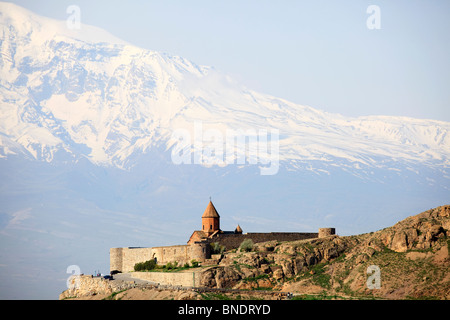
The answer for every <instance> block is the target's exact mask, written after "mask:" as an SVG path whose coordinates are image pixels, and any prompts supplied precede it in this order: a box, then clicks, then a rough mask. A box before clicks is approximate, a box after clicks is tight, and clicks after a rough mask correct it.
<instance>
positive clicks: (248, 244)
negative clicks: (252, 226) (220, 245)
mask: <svg viewBox="0 0 450 320" xmlns="http://www.w3.org/2000/svg"><path fill="white" fill-rule="evenodd" d="M239 249H240V251H241V252H249V251H252V249H253V240H252V239H244V241H242V243H241V245H240V246H239Z"/></svg>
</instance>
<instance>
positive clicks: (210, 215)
mask: <svg viewBox="0 0 450 320" xmlns="http://www.w3.org/2000/svg"><path fill="white" fill-rule="evenodd" d="M219 230H220V216H219V214H218V213H217V210H216V208H215V207H214V205H213V204H212V202H211V201H209V203H208V206H207V207H206V209H205V212H203V215H202V231H203V232H204V233H206V234H207V235H208V236H210V235H211V234H213V233H214V232H216V231H219Z"/></svg>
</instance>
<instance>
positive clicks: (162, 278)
mask: <svg viewBox="0 0 450 320" xmlns="http://www.w3.org/2000/svg"><path fill="white" fill-rule="evenodd" d="M131 276H132V277H133V278H137V279H141V280H146V281H150V282H154V283H158V284H161V285H169V286H183V287H198V286H199V285H200V276H201V271H194V272H131Z"/></svg>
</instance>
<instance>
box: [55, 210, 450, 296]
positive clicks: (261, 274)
mask: <svg viewBox="0 0 450 320" xmlns="http://www.w3.org/2000/svg"><path fill="white" fill-rule="evenodd" d="M449 232H450V205H446V206H441V207H438V208H435V209H430V210H428V211H425V212H422V213H420V214H418V215H415V216H411V217H409V218H407V219H405V220H402V221H400V222H398V223H397V224H395V225H394V226H392V227H389V228H385V229H383V230H379V231H377V232H371V233H367V234H361V235H355V236H344V237H341V236H336V235H334V236H330V237H327V238H321V239H309V240H300V241H293V242H282V243H277V242H276V241H272V242H265V243H258V244H256V245H254V247H253V250H252V251H251V252H236V250H234V251H235V252H225V253H224V254H223V255H222V257H221V259H220V261H219V263H218V264H217V265H214V266H210V267H207V268H204V269H203V271H202V275H201V283H200V286H202V287H209V288H228V289H243V290H255V291H249V292H255V294H256V292H257V291H259V290H266V291H273V292H276V291H282V292H292V293H293V294H294V295H295V296H297V297H299V298H311V297H315V298H319V299H321V298H322V299H325V298H344V299H347V298H351V299H353V298H359V299H365V298H381V299H450V272H449V271H450V258H449V252H450V238H449V236H450V234H449ZM369 266H376V267H377V268H379V276H380V277H379V278H380V283H379V285H380V286H379V288H378V289H377V288H374V289H371V288H369V287H368V284H367V279H368V278H369V277H371V276H372V273H371V272H369V273H368V268H369ZM91 289H92V288H91ZM125 289H126V288H125ZM110 291H111V292H113V291H114V290H110ZM121 291H122V292H123V291H127V290H124V288H121ZM111 292H105V293H104V294H110V293H111ZM138 292H139V295H138V296H136V295H134V294H133V292H132V291H130V290H128V293H129V294H128V295H125V294H121V296H123V297H127V298H128V299H130V298H132V297H135V298H136V299H159V298H163V297H164V296H165V295H164V294H162V293H160V292H161V290H159V291H157V292H159V293H158V294H156V293H155V289H152V290H148V291H147V294H145V293H143V292H144V291H143V290H140V291H138ZM72 294H73V295H75V296H76V295H77V294H76V293H72ZM90 295H91V296H92V294H90ZM166 295H167V294H166ZM227 295H229V296H230V295H231V296H234V297H236V294H235V293H234V294H233V293H229V294H227ZM67 296H70V295H68V294H66V295H62V297H67ZM85 296H88V295H85ZM168 296H170V298H175V299H177V298H180V299H202V298H205V297H210V296H207V295H200V294H197V293H194V292H191V293H183V294H182V293H178V294H169V295H168ZM248 296H249V297H251V294H248ZM158 297H159V298H158ZM222 297H224V296H222ZM240 297H242V295H240ZM97 298H98V297H97Z"/></svg>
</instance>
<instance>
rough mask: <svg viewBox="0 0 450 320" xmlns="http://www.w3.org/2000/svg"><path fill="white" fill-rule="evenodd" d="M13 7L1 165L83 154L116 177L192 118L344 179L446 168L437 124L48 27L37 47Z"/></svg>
mask: <svg viewBox="0 0 450 320" xmlns="http://www.w3.org/2000/svg"><path fill="white" fill-rule="evenodd" d="M18 8H19V7H17V6H15V5H12V4H9V5H5V4H2V6H0V10H1V11H3V13H2V16H3V19H1V28H2V29H1V31H0V32H2V35H3V37H2V42H1V48H0V52H2V59H1V61H0V67H1V81H0V85H1V87H0V92H1V96H2V108H1V109H0V112H1V116H2V117H1V119H2V120H1V121H0V133H1V135H0V141H1V149H0V156H1V157H7V155H8V154H14V153H16V154H17V153H20V154H27V155H28V156H30V157H31V158H32V159H38V160H42V161H50V162H51V161H55V160H56V158H58V154H61V153H62V154H64V155H65V156H64V157H63V159H65V160H67V157H68V158H72V159H79V158H80V157H86V158H87V159H89V160H90V161H92V162H94V163H97V164H99V165H106V166H117V167H119V168H122V169H127V168H130V166H133V165H134V163H133V161H132V160H131V159H132V158H133V155H135V154H138V153H142V152H144V153H145V152H150V151H151V150H152V148H153V146H155V145H157V144H164V145H166V147H167V149H169V148H170V146H172V145H173V142H170V137H171V135H172V133H173V131H174V130H176V129H178V128H182V129H185V130H188V131H191V132H193V124H194V122H195V121H199V122H201V123H202V124H203V126H204V128H205V130H207V129H208V128H214V129H215V130H219V131H221V132H222V134H224V135H225V132H226V131H227V130H228V131H229V130H232V129H243V130H246V129H254V130H259V129H261V130H263V129H264V130H267V129H275V130H279V131H280V147H279V148H280V152H279V154H280V162H282V163H284V164H286V165H287V166H288V167H292V168H295V163H296V162H309V163H311V161H320V162H321V163H322V165H325V166H327V165H328V164H329V163H332V162H334V161H338V162H342V161H344V162H345V163H346V166H347V167H348V168H350V169H353V170H358V167H359V166H361V165H362V166H367V167H374V166H375V167H376V166H381V167H383V166H384V165H383V163H382V162H383V161H384V160H387V161H388V162H391V161H392V162H394V163H397V162H406V163H408V162H413V163H421V164H426V165H428V166H431V167H437V168H442V167H444V168H448V166H449V165H450V160H449V158H450V157H449V155H450V135H449V134H448V133H449V131H450V123H448V122H445V121H438V120H423V119H414V118H407V117H389V116H363V117H358V118H350V117H344V116H342V115H339V114H330V113H327V112H323V111H320V110H317V109H314V108H312V107H309V106H302V105H298V104H295V103H292V102H289V101H287V100H284V99H281V98H276V97H272V96H269V95H265V94H261V93H257V92H255V91H252V90H250V89H247V88H246V87H244V86H242V85H241V84H238V83H236V82H235V81H234V80H233V79H231V78H230V77H228V76H227V75H224V74H221V73H220V72H218V71H216V70H215V69H214V68H213V67H206V66H198V65H196V64H195V63H192V62H190V61H188V60H186V59H184V58H181V57H178V56H171V55H168V54H161V53H158V52H155V51H150V50H145V49H141V48H138V47H135V46H132V45H129V44H122V43H120V44H115V43H106V42H95V41H94V42H91V43H89V42H85V41H79V40H78V39H77V38H76V36H72V37H71V35H72V33H70V34H69V36H68V35H65V33H66V31H68V30H65V29H64V28H65V27H64V24H63V23H62V22H59V21H54V20H51V19H48V18H42V19H40V18H35V19H31V20H33V21H38V23H39V24H41V25H40V28H41V29H46V30H47V29H48V30H56V31H54V32H56V33H57V32H58V31H60V34H61V35H59V36H58V37H56V38H55V37H53V36H49V37H48V38H45V37H44V38H42V39H41V38H39V41H38V40H36V39H34V38H33V36H32V35H33V29H36V28H37V27H36V26H35V25H32V27H30V26H28V28H25V30H23V29H24V28H23V26H17V25H15V24H17V22H16V20H15V19H8V18H7V17H8V16H14V13H15V12H16V11H19V12H22V11H21V10H22V9H18ZM5 11H6V12H5ZM28 15H32V16H33V17H34V16H35V15H33V14H32V13H28ZM10 22H14V23H15V24H11V25H8V23H10ZM83 27H84V26H83ZM30 28H31V29H30ZM61 29H62V31H61ZM66 29H67V28H66ZM87 30H90V29H87ZM69 31H70V32H72V31H71V30H69ZM50 34H53V33H52V32H50ZM83 34H85V33H83ZM30 35H31V36H30ZM78 37H79V38H82V36H81V35H79V36H78ZM19 48H20V50H19ZM32 52H34V53H36V52H41V53H40V54H37V55H29V54H28V53H32ZM193 148H194V146H193ZM252 149H253V146H249V150H252ZM55 156H56V157H55ZM380 159H382V160H381V161H380ZM327 163H328V164H327ZM352 167H353V168H352Z"/></svg>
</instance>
